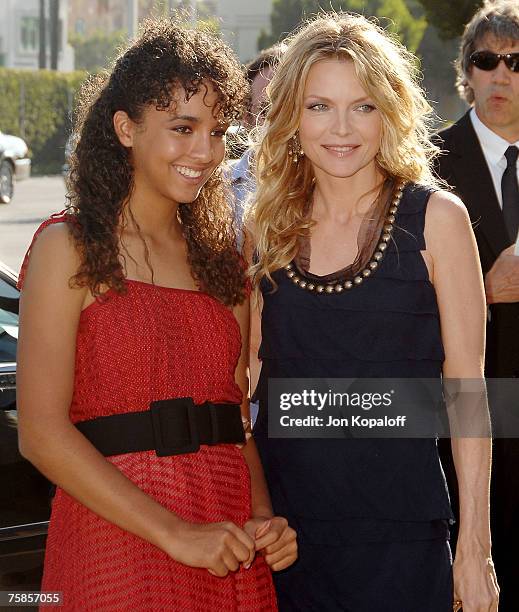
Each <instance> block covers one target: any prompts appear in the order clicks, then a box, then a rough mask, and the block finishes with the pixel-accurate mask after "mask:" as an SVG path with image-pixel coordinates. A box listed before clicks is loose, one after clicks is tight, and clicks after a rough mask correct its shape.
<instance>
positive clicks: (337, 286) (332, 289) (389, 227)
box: [285, 182, 405, 294]
mask: <svg viewBox="0 0 519 612" xmlns="http://www.w3.org/2000/svg"><path fill="white" fill-rule="evenodd" d="M404 187H405V182H400V183H398V184H397V186H396V188H395V193H394V194H393V200H392V202H391V206H390V207H389V211H388V214H387V215H386V218H385V220H384V226H383V228H382V235H381V236H380V242H379V243H378V245H377V247H376V249H375V252H374V253H373V257H372V258H371V260H370V261H369V263H368V264H367V265H366V267H365V268H364V269H363V270H361V271H360V272H359V273H358V274H357V275H356V276H354V277H353V279H352V280H349V279H348V280H341V281H339V282H335V281H334V282H330V283H325V284H317V283H314V282H312V281H310V280H307V279H305V278H301V277H300V276H298V274H297V272H296V270H294V264H293V263H289V264H288V265H286V266H285V272H286V275H287V276H288V278H290V279H291V280H292V282H293V283H294V285H296V286H297V287H300V288H301V289H305V290H306V291H313V292H315V293H328V294H330V293H342V292H343V291H344V290H347V291H348V290H350V289H353V287H355V286H359V285H361V284H362V283H363V282H364V280H365V279H366V278H368V277H369V276H371V274H372V273H373V272H374V271H375V270H376V269H377V268H378V266H379V264H380V262H381V261H382V259H383V257H384V253H385V252H386V249H387V245H388V242H389V241H390V240H391V236H392V234H393V229H394V224H395V219H396V213H397V211H398V206H399V204H400V200H401V199H402V193H403V191H404Z"/></svg>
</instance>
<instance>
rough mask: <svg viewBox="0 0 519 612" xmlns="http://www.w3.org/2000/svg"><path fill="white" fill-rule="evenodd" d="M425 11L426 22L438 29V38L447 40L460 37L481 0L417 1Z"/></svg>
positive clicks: (479, 5) (481, 3)
mask: <svg viewBox="0 0 519 612" xmlns="http://www.w3.org/2000/svg"><path fill="white" fill-rule="evenodd" d="M418 1H419V2H420V4H421V5H422V6H423V8H424V10H425V15H426V18H427V21H428V22H429V23H430V24H431V25H434V26H435V27H436V28H437V29H438V33H439V36H440V38H442V39H443V40H448V39H451V38H456V37H458V36H460V35H461V34H462V32H463V28H464V26H465V24H466V23H468V22H469V21H470V19H471V17H472V15H474V13H475V12H476V10H477V9H478V8H480V7H481V6H482V5H483V0H457V1H456V2H453V0H418Z"/></svg>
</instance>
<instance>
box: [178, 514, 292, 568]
mask: <svg viewBox="0 0 519 612" xmlns="http://www.w3.org/2000/svg"><path fill="white" fill-rule="evenodd" d="M175 540H176V542H175V545H174V550H170V554H171V556H172V557H173V558H174V559H176V560H177V561H179V562H180V563H184V564H185V565H188V566H190V567H198V568H204V569H207V570H208V572H209V573H210V574H212V575H213V576H218V577H222V578H223V577H224V576H227V574H228V573H229V572H235V571H237V570H238V569H239V567H240V566H242V567H244V568H245V569H249V568H250V566H251V565H252V562H253V561H254V557H255V556H256V553H260V554H262V555H263V556H264V558H265V561H266V563H267V565H268V566H269V567H270V569H271V570H273V571H279V570H282V569H285V568H286V567H289V566H290V565H292V563H293V562H294V561H295V560H296V559H297V539H296V532H295V531H294V530H293V529H292V528H291V527H290V526H289V525H288V522H287V520H286V519H285V518H283V517H280V516H274V517H271V518H267V517H256V518H251V519H250V520H248V521H247V522H246V523H245V525H244V526H243V529H241V528H240V527H238V526H237V525H235V524H234V523H233V522H231V521H224V522H221V523H206V524H198V523H188V522H183V525H182V528H181V529H180V530H177V531H176V538H175Z"/></svg>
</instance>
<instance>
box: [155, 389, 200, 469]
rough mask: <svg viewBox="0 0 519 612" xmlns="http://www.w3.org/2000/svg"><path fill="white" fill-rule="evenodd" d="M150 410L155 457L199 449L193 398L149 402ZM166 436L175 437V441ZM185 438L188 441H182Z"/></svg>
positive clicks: (192, 451) (193, 451)
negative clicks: (170, 440)
mask: <svg viewBox="0 0 519 612" xmlns="http://www.w3.org/2000/svg"><path fill="white" fill-rule="evenodd" d="M150 412H151V424H152V428H153V439H154V443H155V452H156V454H157V457H169V456H170V455H182V454H185V453H196V452H197V451H199V450H200V439H199V436H198V427H197V423H196V406H195V403H194V401H193V398H191V397H179V398H175V399H167V400H159V401H156V402H151V403H150ZM172 429H173V430H174V431H172ZM180 429H181V430H182V431H179V430H180ZM168 434H171V435H170V436H168ZM168 438H173V439H175V438H177V442H176V443H175V442H173V443H171V442H169V441H168ZM187 439H188V440H189V441H188V442H187V443H184V441H185V440H187ZM180 440H182V443H181V442H180Z"/></svg>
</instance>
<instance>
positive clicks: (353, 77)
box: [251, 14, 498, 612]
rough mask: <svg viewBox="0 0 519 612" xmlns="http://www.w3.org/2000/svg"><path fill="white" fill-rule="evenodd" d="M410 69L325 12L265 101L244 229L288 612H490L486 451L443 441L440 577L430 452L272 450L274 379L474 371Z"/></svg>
mask: <svg viewBox="0 0 519 612" xmlns="http://www.w3.org/2000/svg"><path fill="white" fill-rule="evenodd" d="M415 66H416V62H415V58H414V57H413V56H412V55H411V54H409V53H408V52H407V51H406V50H405V49H404V48H403V47H402V46H401V45H400V44H398V43H397V42H395V41H394V40H393V39H391V38H390V37H389V36H388V35H387V34H386V33H385V32H384V31H383V30H381V29H380V28H379V27H377V26H376V25H375V24H373V23H372V22H370V21H368V20H366V19H365V18H363V17H360V16H354V15H345V14H344V15H336V14H333V15H324V16H320V17H318V18H316V19H315V20H313V21H312V22H310V23H308V24H307V25H305V26H304V27H303V28H302V29H301V30H300V31H299V32H297V33H296V34H295V35H294V36H293V37H292V38H291V40H290V42H289V44H288V48H287V51H286V53H285V54H284V56H283V58H282V59H281V63H280V65H279V67H278V69H277V71H276V73H275V75H274V77H273V79H272V81H271V83H270V86H269V88H268V95H269V99H270V108H269V111H268V114H267V118H266V123H265V128H264V132H263V134H262V139H261V142H260V143H259V147H258V151H257V164H258V168H257V179H258V191H257V194H256V201H255V205H254V209H253V218H254V223H253V224H251V226H252V228H253V229H252V232H253V234H254V247H255V249H256V263H255V265H254V266H253V269H252V273H253V276H254V282H255V284H256V287H257V288H259V293H260V296H261V299H262V343H261V348H260V358H261V359H262V372H261V376H260V382H259V385H258V392H257V395H258V398H259V402H260V411H259V416H258V420H257V423H256V426H255V429H254V434H255V439H256V442H257V445H258V448H259V450H260V455H261V458H262V462H263V465H264V469H265V473H266V476H267V480H268V484H269V488H270V493H271V496H272V502H273V505H274V510H275V512H276V513H277V514H280V515H282V516H286V517H287V518H288V520H289V523H290V524H291V526H292V527H293V528H295V529H296V531H297V533H298V539H299V559H298V561H297V562H296V563H295V564H294V565H293V566H292V567H290V568H287V569H286V570H284V571H283V572H280V573H279V574H278V575H277V576H276V578H275V581H276V586H277V592H278V599H279V607H280V610H281V611H282V612H286V611H289V610H290V611H296V610H297V611H298V612H299V611H301V610H326V612H334V611H340V610H347V611H351V612H397V611H398V612H418V611H420V612H426V611H430V612H447V611H450V610H452V609H453V605H454V606H455V607H458V606H459V605H460V604H459V602H460V601H461V602H462V603H463V610H464V612H476V611H477V612H483V611H490V610H491V611H495V610H497V598H498V587H497V583H496V580H495V574H494V571H493V566H492V561H491V542H490V530H489V473H490V461H491V446H490V440H489V439H488V438H486V439H485V438H480V439H474V438H472V439H468V438H457V439H454V438H453V439H452V448H453V454H454V458H455V462H456V471H457V475H458V481H459V490H460V532H459V533H460V536H459V540H458V547H457V553H456V559H455V560H454V564H453V566H452V562H451V555H450V549H449V544H448V537H449V535H448V523H449V521H452V512H451V508H450V504H449V498H448V493H447V490H446V486H445V479H444V476H443V472H442V469H441V465H440V461H439V458H438V451H437V445H436V440H435V439H385V440H381V439H378V440H377V439H341V440H336V439H333V440H319V439H273V438H269V437H268V427H267V410H268V406H267V403H268V393H267V389H268V380H269V379H270V378H360V377H366V378H437V379H439V378H440V377H442V376H443V377H447V378H454V379H482V377H483V355H484V343H485V338H484V329H485V300H484V293H483V284H482V277H481V270H480V268H479V260H478V257H477V253H476V244H475V241H474V236H473V233H472V229H471V225H470V222H469V217H468V215H467V212H466V210H465V207H464V206H463V204H462V203H461V202H460V200H458V199H457V198H456V197H454V196H453V195H451V194H450V193H448V192H446V191H442V190H440V189H439V188H438V185H437V184H436V183H435V181H434V179H433V176H432V175H431V171H430V165H429V162H430V159H431V157H432V156H433V155H434V153H435V151H434V150H433V148H432V147H431V145H430V144H429V140H428V129H427V118H428V115H429V112H430V110H431V109H430V106H429V105H428V103H427V102H426V100H425V98H424V96H423V92H422V90H421V89H420V87H419V86H418V84H417V81H416V70H415ZM454 408H456V407H454ZM484 417H485V418H487V417H488V411H487V408H486V404H485V414H484Z"/></svg>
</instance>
